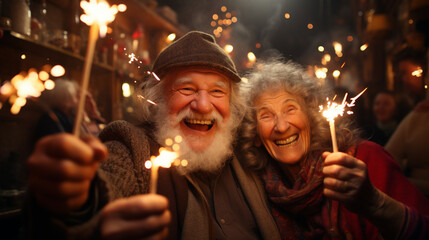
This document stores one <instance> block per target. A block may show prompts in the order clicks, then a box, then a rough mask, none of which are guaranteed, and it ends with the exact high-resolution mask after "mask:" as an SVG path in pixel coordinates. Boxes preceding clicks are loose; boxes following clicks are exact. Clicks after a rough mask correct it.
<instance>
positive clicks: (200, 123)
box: [186, 119, 213, 125]
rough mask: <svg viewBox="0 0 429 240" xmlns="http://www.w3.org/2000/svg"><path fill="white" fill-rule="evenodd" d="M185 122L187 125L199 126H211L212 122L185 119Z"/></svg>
mask: <svg viewBox="0 0 429 240" xmlns="http://www.w3.org/2000/svg"><path fill="white" fill-rule="evenodd" d="M186 122H187V123H189V124H199V125H211V124H213V121H212V120H197V119H186Z"/></svg>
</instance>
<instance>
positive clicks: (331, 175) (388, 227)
mask: <svg viewBox="0 0 429 240" xmlns="http://www.w3.org/2000/svg"><path fill="white" fill-rule="evenodd" d="M323 157H324V158H325V162H324V167H323V174H324V175H325V179H324V181H323V183H324V186H325V188H324V190H323V193H324V194H325V196H326V197H329V198H331V199H334V200H338V201H340V202H341V203H342V204H344V206H345V207H346V208H347V209H348V210H350V211H352V212H355V213H357V214H360V215H362V216H363V217H365V218H366V219H368V220H369V221H371V222H372V223H373V224H374V225H375V226H377V228H378V231H379V232H380V233H381V234H382V235H383V237H384V238H386V239H395V238H397V236H398V235H399V233H400V230H401V229H402V224H403V221H404V218H405V209H404V205H403V204H401V203H400V202H398V201H396V200H394V199H393V198H390V197H389V196H387V195H386V194H384V193H383V192H381V191H380V190H378V189H377V188H375V187H374V186H373V185H372V184H371V181H370V180H369V177H368V171H367V168H366V164H365V163H364V162H363V161H361V160H359V159H357V158H354V157H352V156H350V155H348V154H345V153H341V152H336V153H329V152H325V153H323Z"/></svg>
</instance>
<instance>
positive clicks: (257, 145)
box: [253, 137, 262, 147]
mask: <svg viewBox="0 0 429 240" xmlns="http://www.w3.org/2000/svg"><path fill="white" fill-rule="evenodd" d="M253 145H255V146H256V147H260V146H261V145H262V142H261V139H260V138H259V137H255V139H254V140H253Z"/></svg>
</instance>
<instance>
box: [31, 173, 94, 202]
mask: <svg viewBox="0 0 429 240" xmlns="http://www.w3.org/2000/svg"><path fill="white" fill-rule="evenodd" d="M90 185H91V182H90V181H85V182H55V181H50V180H46V179H44V178H33V179H31V181H30V182H29V186H30V188H31V189H37V193H39V194H43V195H44V196H46V197H51V198H55V199H58V200H66V199H67V198H74V197H77V196H81V195H86V194H87V193H88V191H89V188H90Z"/></svg>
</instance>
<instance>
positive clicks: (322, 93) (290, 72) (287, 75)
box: [239, 59, 358, 170]
mask: <svg viewBox="0 0 429 240" xmlns="http://www.w3.org/2000/svg"><path fill="white" fill-rule="evenodd" d="M245 77H246V78H247V79H248V83H242V84H241V86H240V87H241V89H242V90H241V92H242V94H243V98H244V100H245V103H246V105H247V111H246V115H245V118H244V120H243V123H242V124H241V127H240V130H239V146H240V147H239V149H240V154H241V155H242V156H243V157H242V158H241V159H242V161H244V164H245V165H246V166H247V167H249V168H252V169H255V170H260V169H262V168H263V167H265V165H266V163H267V159H266V158H265V157H262V153H263V152H264V151H265V150H263V148H264V146H263V145H262V146H261V147H255V146H254V141H255V139H256V138H257V137H258V136H257V131H256V126H257V123H256V121H257V120H256V111H255V108H254V107H253V104H254V102H255V100H256V99H257V98H258V97H259V96H260V95H261V94H262V93H264V92H267V91H271V90H278V89H284V90H285V91H286V92H288V93H289V94H292V95H295V96H300V97H301V98H302V99H303V101H304V103H305V106H303V109H304V111H305V113H306V114H307V117H308V119H309V122H310V126H311V143H310V148H309V154H312V153H316V152H320V153H321V152H323V151H332V145H331V136H330V131H329V124H328V122H327V120H326V118H324V117H323V116H322V114H321V113H320V112H319V106H320V105H324V104H325V103H326V100H325V98H326V97H327V96H331V95H330V94H332V93H331V91H330V90H329V89H327V88H326V87H323V86H321V85H320V84H319V82H318V81H317V80H316V79H314V78H311V77H310V76H309V75H308V74H307V73H306V72H305V70H304V69H303V68H302V67H301V66H300V65H298V64H296V63H293V62H291V61H288V62H285V61H284V60H282V59H270V60H266V61H260V62H258V63H257V64H256V67H255V68H254V69H253V70H252V71H251V72H249V73H248V74H247V75H246V76H245ZM332 96H333V95H332ZM351 125H352V122H351V121H350V119H348V118H344V119H341V120H340V121H336V128H337V129H338V130H337V142H338V148H339V150H340V151H346V150H347V149H348V148H349V147H350V146H352V145H354V144H356V143H357V140H358V138H357V136H358V131H357V130H351Z"/></svg>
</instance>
